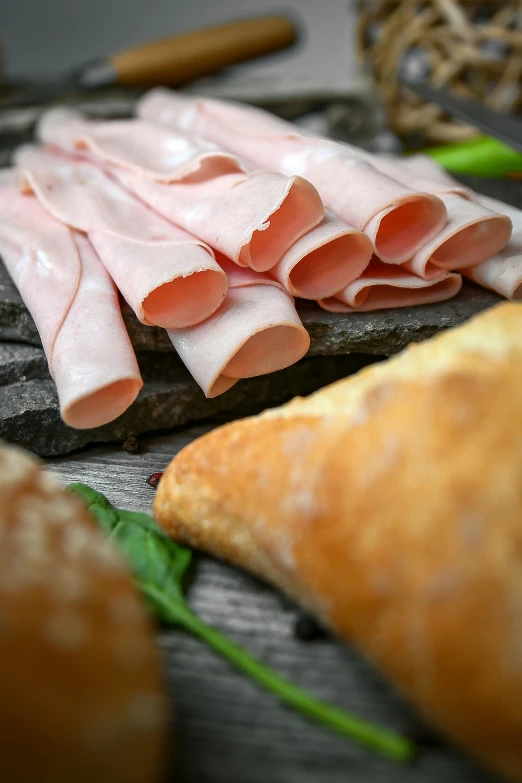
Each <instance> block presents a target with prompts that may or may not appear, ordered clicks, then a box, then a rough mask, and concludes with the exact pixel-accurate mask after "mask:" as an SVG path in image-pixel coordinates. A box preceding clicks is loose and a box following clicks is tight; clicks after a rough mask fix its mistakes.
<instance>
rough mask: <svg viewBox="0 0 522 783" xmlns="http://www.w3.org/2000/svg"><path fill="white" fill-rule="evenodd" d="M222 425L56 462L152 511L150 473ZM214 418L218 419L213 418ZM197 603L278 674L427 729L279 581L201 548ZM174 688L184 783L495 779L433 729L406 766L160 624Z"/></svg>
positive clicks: (369, 713) (390, 720) (52, 463)
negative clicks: (303, 614)
mask: <svg viewBox="0 0 522 783" xmlns="http://www.w3.org/2000/svg"><path fill="white" fill-rule="evenodd" d="M212 426H213V425H209V424H206V425H204V426H203V425H200V426H194V427H192V428H190V429H185V430H182V431H178V432H177V433H175V434H170V435H163V436H156V437H153V438H149V439H144V440H143V441H142V442H141V449H140V453H139V454H128V453H126V452H125V451H123V450H122V448H121V446H104V447H96V448H90V449H85V450H83V451H81V452H77V453H75V454H73V455H70V456H68V457H62V458H54V459H51V460H49V461H48V464H49V467H50V468H51V469H52V470H54V471H56V472H57V473H58V474H59V476H60V477H61V479H62V481H63V482H64V483H67V482H69V481H83V482H85V483H87V484H89V485H90V486H92V487H94V488H95V489H97V490H99V491H101V492H103V493H104V494H106V495H107V496H108V498H109V499H110V500H111V501H112V502H113V503H114V504H115V505H117V506H120V507H122V508H128V509H133V510H141V511H147V512H150V510H151V504H152V500H153V495H154V490H152V489H151V488H150V487H149V486H148V485H147V484H146V482H145V479H146V477H147V476H148V475H150V474H151V473H152V472H154V471H157V470H163V469H164V467H165V466H166V465H167V463H168V462H169V460H170V459H171V457H172V456H173V455H174V454H175V453H176V452H177V451H179V450H180V449H181V448H182V447H183V446H184V445H185V444H186V443H188V442H190V441H191V440H193V439H194V438H196V437H198V436H199V435H202V434H203V433H204V432H207V431H208V430H209V429H211V428H212ZM214 426H215V425H214ZM190 603H191V605H192V606H193V607H194V608H195V609H196V611H197V612H198V613H199V614H200V615H201V616H202V617H203V618H204V619H205V620H206V621H208V622H210V623H212V624H213V625H215V626H216V627H218V628H219V629H220V630H222V631H224V632H225V633H227V634H229V635H230V636H231V637H232V638H234V639H235V640H236V641H237V642H239V643H240V644H242V645H244V646H245V647H246V648H248V649H249V650H250V651H251V652H252V653H254V654H255V655H257V656H258V657H259V658H261V659H262V660H263V661H265V662H266V663H268V664H270V665H271V666H273V667H274V668H275V669H276V670H277V671H278V672H279V673H280V674H282V675H284V676H286V677H288V678H290V679H292V680H293V681H294V682H296V683H298V684H300V685H301V686H304V687H306V688H308V689H309V690H310V691H311V692H312V693H313V694H315V695H316V696H318V697H320V698H322V699H326V700H328V701H331V702H333V703H335V704H337V705H338V706H341V707H343V708H345V709H348V710H352V711H354V712H355V713H357V714H359V715H361V716H364V717H365V718H367V719H369V720H373V721H378V722H380V723H382V724H384V725H386V726H389V727H393V728H395V729H398V730H400V731H403V730H406V731H413V730H415V729H418V727H419V721H418V719H417V717H416V715H415V712H414V711H413V710H411V709H409V708H408V707H407V706H406V705H405V704H404V703H403V702H402V701H401V699H400V698H399V697H398V696H397V695H396V694H394V693H393V692H392V690H391V689H390V688H389V687H388V685H387V684H386V683H385V682H384V681H383V680H382V679H381V678H380V677H379V676H378V675H377V674H376V673H375V672H374V671H373V670H372V669H371V667H370V666H369V665H368V664H367V663H366V662H365V661H364V660H363V659H362V658H361V657H360V656H359V655H358V654H357V653H356V652H355V651H354V650H352V649H351V648H349V647H348V646H346V645H344V644H342V643H340V642H339V641H337V640H335V639H331V638H328V639H324V640H318V641H313V642H303V641H300V640H299V639H297V638H296V637H295V634H294V627H295V623H296V620H297V619H298V618H299V617H300V612H299V610H298V609H297V607H296V606H295V605H294V604H293V603H292V602H291V601H289V600H288V599H286V598H285V597H284V596H283V595H281V594H279V593H277V592H276V591H274V590H273V589H271V588H270V587H268V586H266V585H264V584H262V583H261V582H259V581H257V580H255V579H253V578H251V577H250V576H248V575H246V574H243V573H241V572H239V571H237V570H235V569H233V568H231V567H229V566H227V565H224V564H222V563H219V562H216V561H213V560H211V559H208V558H202V559H201V562H200V564H199V568H198V572H197V576H196V579H195V582H194V584H193V586H192V588H191V591H190ZM158 643H159V645H160V646H161V648H162V650H163V652H164V663H165V680H166V687H167V688H168V691H169V694H170V695H171V698H172V714H173V725H172V742H171V744H172V748H173V762H172V770H171V772H170V774H169V783H170V781H174V780H176V781H177V783H341V782H343V783H344V781H350V783H402V782H404V783H442V782H444V783H487V781H490V783H491V781H492V780H493V778H491V777H490V776H489V775H487V774H486V773H484V772H482V771H481V770H479V769H477V768H476V767H475V766H474V765H473V764H472V763H471V762H470V761H468V760H467V759H465V758H464V756H462V755H461V754H459V753H458V752H456V751H454V750H452V749H450V748H449V747H448V746H447V745H445V744H444V743H443V742H441V741H437V739H436V737H434V736H433V735H431V739H432V740H433V741H430V735H429V733H428V741H427V742H424V743H423V744H422V745H421V752H420V754H419V758H418V759H417V760H416V761H415V762H414V763H413V764H410V765H407V766H404V765H399V764H395V763H392V762H389V761H387V760H384V759H381V758H378V757H377V756H375V755H374V754H372V753H370V752H369V751H366V750H363V749H361V748H358V747H356V746H354V745H352V744H351V743H350V742H348V741H347V740H345V739H342V738H340V737H337V736H336V735H334V734H333V733H330V732H328V731H326V730H324V729H322V728H320V727H318V726H316V725H315V724H312V723H309V722H308V721H307V720H305V719H304V718H302V717H301V716H299V715H296V714H295V713H293V712H291V711H289V710H288V709H286V708H285V707H283V706H281V705H280V704H278V703H277V701H276V700H275V698H274V697H273V696H271V695H270V694H267V693H265V692H263V691H262V690H261V689H260V688H259V687H258V686H256V685H255V684H253V683H251V682H250V681H249V680H247V679H246V678H245V677H244V676H243V675H241V674H239V673H237V672H236V671H235V670H233V669H232V668H231V667H230V665H229V664H228V663H227V662H225V661H224V660H222V659H220V658H219V657H218V656H217V655H216V654H215V653H213V652H212V651H211V650H209V649H207V648H206V647H205V646H204V645H203V644H202V643H201V642H200V641H198V640H196V639H193V638H190V637H189V636H187V635H186V634H185V633H184V632H183V631H180V630H177V629H172V630H170V629H168V630H162V631H160V632H159V633H158Z"/></svg>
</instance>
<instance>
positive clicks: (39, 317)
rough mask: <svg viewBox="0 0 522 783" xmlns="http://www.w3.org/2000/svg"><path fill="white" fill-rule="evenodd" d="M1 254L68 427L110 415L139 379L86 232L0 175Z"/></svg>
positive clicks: (112, 292) (110, 288)
mask: <svg viewBox="0 0 522 783" xmlns="http://www.w3.org/2000/svg"><path fill="white" fill-rule="evenodd" d="M0 253H1V255H2V258H3V260H4V262H5V265H6V267H7V269H8V271H9V274H10V275H11V277H12V278H13V281H14V283H15V285H16V286H17V288H18V290H19V292H20V295H21V296H22V299H23V300H24V302H25V304H26V306H27V308H28V310H29V312H30V313H31V315H32V317H33V319H34V321H35V323H36V326H37V328H38V331H39V333H40V337H41V340H42V344H43V347H44V350H45V353H46V356H47V360H48V363H49V370H50V372H51V375H52V377H53V378H54V380H55V383H56V387H57V391H58V397H59V401H60V410H61V414H62V417H63V419H64V421H65V422H66V423H67V424H69V426H71V427H76V428H79V429H86V428H89V427H98V426H101V425H103V424H106V423H107V422H109V421H112V420H113V419H115V418H116V417H117V416H119V415H120V414H121V413H123V412H124V411H125V410H126V409H127V408H128V407H129V405H130V404H131V403H132V402H133V401H134V399H135V398H136V396H137V394H138V392H139V390H140V388H141V386H142V380H141V376H140V371H139V368H138V365H137V362H136V357H135V356H134V352H133V349H132V346H131V343H130V340H129V337H128V335H127V332H126V329H125V326H124V323H123V320H122V317H121V312H120V307H119V302H118V294H117V292H116V289H115V288H114V285H113V283H112V281H111V279H110V277H109V275H108V274H107V272H106V270H105V268H104V267H103V265H102V264H101V262H100V261H99V259H98V257H97V256H96V253H95V252H94V250H93V248H92V246H91V245H90V243H89V241H88V240H87V239H86V238H85V236H83V235H81V234H79V233H78V232H76V231H72V230H70V229H69V228H68V227H67V226H65V225H64V224H63V223H61V222H59V221H57V220H55V219H54V218H53V217H52V216H51V215H49V214H48V213H47V212H46V210H45V209H44V208H43V207H42V206H41V204H40V203H39V202H38V200H37V199H36V198H34V196H32V195H22V194H21V193H20V192H19V188H18V187H17V181H16V178H15V176H14V175H13V173H12V172H5V173H2V175H1V177H0Z"/></svg>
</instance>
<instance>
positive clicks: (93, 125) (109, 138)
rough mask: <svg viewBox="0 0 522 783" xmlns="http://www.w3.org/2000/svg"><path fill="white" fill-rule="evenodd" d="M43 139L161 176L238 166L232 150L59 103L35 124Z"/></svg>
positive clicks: (192, 176) (177, 178) (203, 174)
mask: <svg viewBox="0 0 522 783" xmlns="http://www.w3.org/2000/svg"><path fill="white" fill-rule="evenodd" d="M37 136H38V138H39V140H40V141H42V142H43V143H44V144H48V145H52V146H55V147H59V148H60V149H62V150H64V151H66V152H71V153H75V152H78V151H81V152H83V153H87V154H88V155H89V157H91V158H93V159H94V160H95V161H97V162H98V163H100V164H102V165H104V166H106V165H110V166H118V167H123V168H126V169H130V170H131V171H135V172H136V173H139V174H145V175H146V176H149V177H151V178H152V179H156V180H159V181H163V182H181V181H185V180H187V181H198V180H205V179H211V178H212V177H218V176H220V175H222V174H229V173H230V172H233V171H242V166H241V164H240V162H239V160H238V159H237V158H236V156H235V155H231V154H230V153H229V152H225V151H224V150H220V149H219V148H218V146H217V145H216V144H213V143H212V142H209V141H205V140H204V139H195V138H189V137H188V136H186V135H184V134H181V133H176V132H174V131H172V130H167V129H165V128H163V127H161V126H158V125H153V124H151V123H148V122H145V121H143V120H137V119H131V120H108V121H107V120H106V121H103V122H94V121H92V120H86V119H85V118H84V117H83V116H82V115H81V114H80V113H79V112H76V111H73V110H71V109H66V108H63V107H60V108H55V109H50V110H49V111H47V112H45V113H44V114H43V115H42V117H41V119H40V121H39V123H38V126H37Z"/></svg>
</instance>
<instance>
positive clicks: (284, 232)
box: [114, 170, 324, 272]
mask: <svg viewBox="0 0 522 783" xmlns="http://www.w3.org/2000/svg"><path fill="white" fill-rule="evenodd" d="M114 174H115V176H116V177H117V179H118V181H119V182H121V183H122V184H124V185H125V187H126V188H128V189H129V190H131V191H132V192H133V193H135V194H136V195H137V196H139V198H140V199H142V200H143V201H144V202H145V203H146V204H148V205H149V206H151V207H152V208H153V209H155V210H156V211H157V212H159V213H160V214H162V215H163V216H164V217H166V218H167V219H168V220H172V221H173V222H175V223H176V224H178V225H180V226H183V228H185V229H186V230H187V231H190V232H191V233H192V234H195V235H196V236H197V237H199V238H200V239H203V240H205V241H206V242H208V244H209V245H211V246H212V247H213V248H215V249H216V250H218V251H219V252H220V253H223V254H224V255H226V256H227V258H230V259H232V260H233V261H235V262H236V263H237V264H239V265H240V266H249V267H251V268H252V269H254V270H256V271H258V272H264V271H266V270H267V269H270V268H271V267H273V266H274V265H275V264H276V263H277V261H279V259H280V258H281V257H282V255H283V254H284V253H285V252H286V251H287V250H288V248H290V247H291V246H292V245H293V244H294V242H295V241H296V240H297V239H299V237H301V236H303V234H305V233H306V232H307V231H309V230H310V229H311V228H313V227H314V226H316V225H317V224H318V223H320V221H321V220H322V218H323V215H324V208H323V204H322V201H321V197H320V196H319V194H318V192H317V191H316V189H315V188H314V187H313V185H311V184H310V183H309V182H307V181H306V180H304V179H302V178H301V177H285V176H283V175H282V174H277V173H275V172H270V171H257V172H244V173H236V174H224V175H223V176H221V177H216V178H214V179H211V180H207V181H205V182H198V183H180V184H167V183H162V182H155V181H153V180H151V179H149V178H146V177H143V176H140V175H139V174H136V173H135V172H131V171H123V170H114Z"/></svg>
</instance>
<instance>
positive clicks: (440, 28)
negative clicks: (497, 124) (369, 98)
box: [358, 0, 522, 143]
mask: <svg viewBox="0 0 522 783" xmlns="http://www.w3.org/2000/svg"><path fill="white" fill-rule="evenodd" d="M359 7H360V22H359V30H358V52H359V56H360V58H361V61H362V62H363V63H365V64H366V65H367V66H369V68H370V71H371V73H372V75H373V78H374V80H375V83H376V85H377V87H378V89H379V91H380V92H381V94H382V96H383V98H384V100H385V102H386V105H387V107H388V111H389V120H390V124H391V126H392V128H393V130H394V131H395V132H396V133H397V134H398V135H399V136H401V138H403V139H406V140H407V141H410V142H412V141H413V142H417V143H419V142H424V141H429V142H448V141H463V140H466V139H470V138H472V137H473V136H475V135H477V131H476V129H475V128H472V127H470V126H468V125H464V124H463V123H461V122H459V121H457V120H454V119H452V118H450V117H448V115H447V114H445V113H444V110H443V109H441V108H439V107H438V106H435V105H434V104H431V103H426V102H425V101H423V100H422V98H419V97H418V96H417V95H415V94H414V93H413V92H412V91H411V90H408V89H407V88H405V87H404V86H403V85H401V84H400V82H399V79H398V74H399V73H400V69H401V68H403V67H405V66H406V67H408V66H409V67H411V66H412V65H413V66H415V65H417V66H418V67H423V68H425V69H426V78H427V79H428V81H429V82H430V83H431V84H432V85H433V86H436V87H443V86H445V87H448V88H450V89H451V90H452V91H454V92H456V93H459V94H460V95H463V96H467V97H470V98H475V99H478V100H481V101H484V103H486V104H487V105H489V106H491V107H492V108H496V109H498V110H500V111H506V112H512V113H520V111H521V109H522V88H521V74H522V0H518V1H517V0H507V1H503V0H490V1H489V2H488V0H482V2H478V1H477V0H424V1H423V2H421V0H373V1H372V0H360V3H359Z"/></svg>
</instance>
